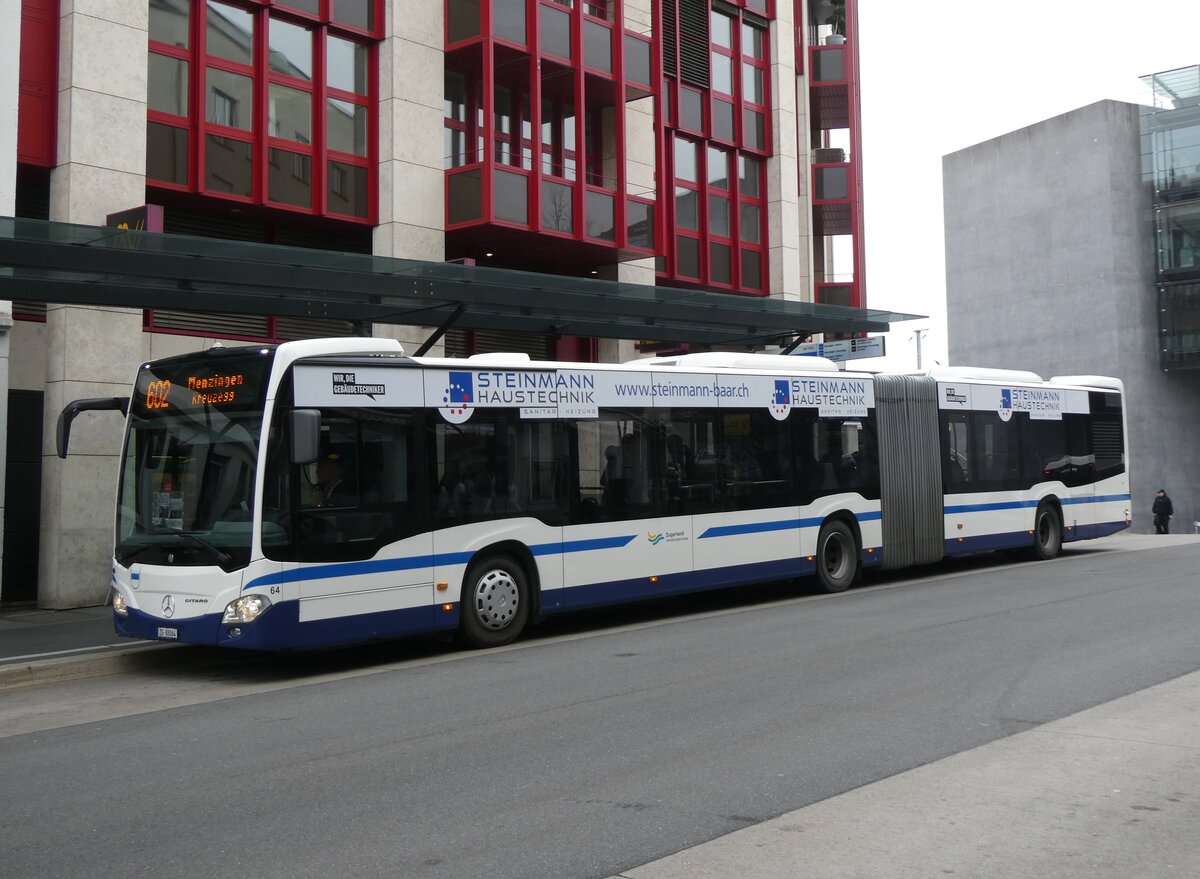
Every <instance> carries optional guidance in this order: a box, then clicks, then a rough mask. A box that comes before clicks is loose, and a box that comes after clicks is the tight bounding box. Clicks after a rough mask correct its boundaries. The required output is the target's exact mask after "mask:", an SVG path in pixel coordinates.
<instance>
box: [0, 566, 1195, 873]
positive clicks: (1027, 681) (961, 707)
mask: <svg viewBox="0 0 1200 879" xmlns="http://www.w3.org/2000/svg"><path fill="white" fill-rule="evenodd" d="M1198 551H1200V550H1198V549H1197V547H1196V546H1195V545H1188V546H1169V547H1163V548H1156V549H1153V550H1146V551H1139V552H1099V551H1095V550H1091V549H1089V548H1088V546H1086V545H1082V546H1080V547H1079V548H1077V549H1072V551H1071V552H1070V553H1069V554H1068V555H1066V556H1064V558H1062V559H1059V560H1058V561H1055V562H1051V563H1043V564H1020V565H1004V564H997V563H996V561H995V560H994V559H990V558H989V559H983V560H981V561H979V562H975V563H973V564H972V563H966V564H963V563H960V564H957V565H949V566H939V567H938V568H936V569H932V570H931V571H928V572H924V573H925V574H930V573H932V575H933V576H931V577H929V576H925V577H916V578H914V577H913V576H912V574H911V572H909V573H908V574H906V575H905V576H904V577H903V578H900V577H893V578H890V579H885V578H876V579H875V580H871V581H869V582H868V588H866V589H861V590H855V591H853V592H850V593H847V594H845V595H840V596H829V597H824V596H822V597H816V596H807V597H806V596H804V595H803V594H802V593H798V592H797V591H796V590H795V588H794V587H788V586H784V585H776V586H772V587H763V588H758V589H754V590H746V591H743V592H742V593H738V594H731V593H721V594H717V595H712V596H704V597H699V598H690V599H683V600H678V601H669V602H662V603H660V604H657V605H654V606H649V607H641V608H633V609H628V608H627V609H623V610H621V611H617V612H607V613H605V614H603V615H592V616H589V617H586V618H584V617H573V618H568V619H565V620H562V621H558V622H555V623H551V624H548V625H546V626H544V627H542V629H541V631H540V632H539V634H538V636H537V637H535V638H532V639H530V640H527V641H523V642H521V643H519V644H517V645H514V646H513V647H512V648H506V649H504V650H500V651H492V652H475V653H466V652H456V651H453V650H450V649H449V648H448V647H446V646H445V645H443V644H441V643H439V642H428V641H419V642H409V643H405V644H400V645H393V646H389V647H374V648H365V649H359V650H356V651H338V652H335V653H325V654H318V655H313V656H303V657H295V656H293V657H283V658H275V659H262V658H251V657H241V656H237V657H232V658H230V657H225V656H222V657H221V659H220V661H218V662H215V663H213V662H211V661H206V662H203V663H198V664H196V665H193V666H183V667H173V668H163V669H158V670H147V671H145V672H139V673H136V674H130V675H126V676H123V677H119V678H117V677H113V678H97V679H91V680H82V681H74V682H69V683H62V684H56V685H50V686H44V687H30V688H25V689H23V690H13V691H9V692H6V693H4V694H2V695H0V736H3V738H2V739H0V742H2V744H3V747H2V748H0V778H2V779H3V785H2V786H0V790H2V793H0V806H2V809H0V815H2V816H3V817H2V818H0V822H2V829H0V861H2V862H3V864H4V866H3V868H2V872H3V874H4V875H5V876H6V877H25V876H30V877H33V876H37V877H44V876H89V877H91V876H95V875H99V874H105V875H122V876H139V875H173V876H193V875H194V876H200V875H204V876H211V875H234V876H242V875H247V876H249V875H254V876H256V877H274V876H313V875H331V876H367V875H371V876H376V875H378V876H403V877H408V876H413V877H456V879H457V877H473V876H489V877H522V879H529V877H553V879H564V877H604V876H611V875H613V874H616V873H619V872H621V871H623V870H625V869H627V868H629V867H632V866H634V865H637V864H642V863H646V862H648V861H651V860H653V859H655V858H658V857H661V856H663V855H667V854H670V853H672V852H676V851H679V850H680V849H683V848H686V847H688V846H691V845H695V844H697V843H699V842H702V841H704V840H707V839H711V838H713V837H716V836H719V835H722V834H726V833H729V832H731V831H733V830H737V829H739V828H742V827H745V826H748V825H750V824H754V823H757V822H760V821H763V820H766V819H768V818H771V817H773V816H776V815H779V814H782V813H784V812H787V811H790V810H794V809H797V808H800V807H802V806H805V805H807V804H810V803H815V802H818V801H821V800H824V799H826V798H828V797H830V796H833V795H835V794H839V793H842V792H844V791H848V790H851V789H854V788H856V787H859V786H861V785H864V784H868V783H870V782H873V781H877V780H879V779H883V778H887V777H890V776H892V775H895V774H896V773H898V772H902V771H904V770H907V769H910V768H913V767H916V766H920V765H923V764H926V763H929V762H930V761H933V760H937V759H940V758H942V757H945V756H948V755H951V754H955V753H958V752H960V751H963V750H965V749H968V748H972V747H974V746H976V745H979V744H982V743H985V742H988V741H992V740H994V739H997V738H1000V737H1003V736H1007V735H1009V734H1012V733H1015V732H1018V731H1022V730H1026V729H1029V728H1031V727H1033V726H1035V725H1038V724H1041V723H1045V722H1047V721H1051V720H1054V719H1056V718H1060V717H1063V716H1065V715H1068V714H1071V713H1074V712H1076V711H1079V710H1081V709H1084V708H1087V707H1090V706H1093V705H1097V704H1099V703H1102V702H1106V701H1108V700H1111V699H1114V698H1117V697H1119V696H1121V695H1124V694H1126V693H1130V692H1134V691H1137V690H1140V689H1142V688H1145V687H1148V686H1151V685H1153V684H1156V683H1160V682H1162V681H1166V680H1170V679H1172V678H1175V677H1177V676H1179V675H1182V674H1184V673H1187V672H1191V671H1195V670H1197V669H1200V638H1198V637H1197V635H1198V633H1200V632H1198V630H1200V588H1197V585H1196V578H1195V569H1196V562H1197V559H1198V556H1197V552H1198ZM872 584H874V585H872ZM606 626H607V627H611V628H604V627H606ZM197 657H198V659H204V660H211V658H212V656H211V654H210V653H203V654H197Z"/></svg>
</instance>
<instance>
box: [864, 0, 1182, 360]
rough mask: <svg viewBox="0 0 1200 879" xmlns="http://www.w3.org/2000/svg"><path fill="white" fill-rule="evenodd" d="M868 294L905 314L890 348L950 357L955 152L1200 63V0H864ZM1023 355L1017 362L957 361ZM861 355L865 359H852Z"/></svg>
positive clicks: (1127, 94) (897, 353)
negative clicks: (945, 187)
mask: <svg viewBox="0 0 1200 879" xmlns="http://www.w3.org/2000/svg"><path fill="white" fill-rule="evenodd" d="M859 29H860V36H859V40H860V45H861V55H860V74H861V77H862V86H861V94H862V120H863V148H862V152H863V156H862V160H863V173H864V181H863V194H864V200H865V220H866V229H865V235H866V245H867V291H868V292H867V304H868V306H869V307H871V308H886V309H891V310H894V311H902V312H908V313H919V314H928V315H930V316H931V319H930V320H928V321H920V322H913V323H903V324H897V325H895V327H896V328H895V329H894V330H893V332H892V333H890V334H889V338H888V340H887V346H888V355H889V356H888V357H887V359H886V362H885V361H880V360H868V361H863V366H866V367H868V368H891V369H911V368H914V367H915V366H916V365H917V362H916V343H915V341H914V340H913V335H914V329H915V328H917V327H928V328H929V331H928V333H927V334H926V335H925V338H924V343H923V350H922V354H923V359H924V361H925V362H924V364H923V365H924V366H929V365H930V358H933V359H936V360H937V361H938V362H940V363H943V364H944V363H946V347H947V340H946V324H945V299H946V275H945V258H944V250H943V240H944V235H943V226H942V156H943V155H945V154H947V153H951V152H954V151H955V150H959V149H962V148H964V147H968V146H971V145H972V144H976V143H980V142H981V141H985V140H990V139H991V138H993V137H997V136H999V135H1001V134H1004V133H1006V132H1009V131H1013V130H1015V129H1018V128H1023V127H1025V126H1027V125H1031V124H1033V123H1035V122H1040V121H1041V120H1043V119H1049V118H1051V117H1053V116H1057V115H1059V114H1061V113H1065V112H1067V111H1069V110H1073V109H1076V108H1078V107H1083V106H1086V105H1087V104H1090V103H1093V102H1095V101H1099V100H1102V99H1105V98H1112V99H1116V100H1123V101H1130V102H1135V103H1144V102H1145V95H1146V94H1147V92H1146V91H1145V89H1144V87H1143V86H1142V84H1141V83H1140V82H1139V80H1138V77H1139V76H1142V75H1144V74H1148V73H1157V72H1159V71H1163V70H1171V69H1173V68H1176V67H1187V66H1191V65H1194V64H1200V0H1126V2H1124V3H1116V2H1113V0H1040V2H1036V3H1035V2H1026V3H1011V2H1002V0H947V2H943V3H940V4H939V3H926V4H911V3H899V2H896V0H859ZM955 365H972V366H995V367H1007V368H1020V367H1021V364H1016V363H1005V364H1000V363H991V364H955ZM850 368H853V365H851V366H850Z"/></svg>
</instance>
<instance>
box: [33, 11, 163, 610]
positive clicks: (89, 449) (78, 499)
mask: <svg viewBox="0 0 1200 879" xmlns="http://www.w3.org/2000/svg"><path fill="white" fill-rule="evenodd" d="M62 8H63V14H62V16H61V18H60V20H59V42H60V59H59V94H58V156H57V158H58V165H57V167H56V168H55V169H54V172H53V174H52V176H51V178H50V218H51V219H52V220H61V221H64V222H68V223H84V224H89V225H93V226H102V225H104V220H105V217H106V215H108V214H110V213H113V212H116V211H119V210H125V209H127V208H132V207H136V206H138V205H141V204H143V203H145V200H146V176H145V172H146V46H147V38H148V31H147V29H148V21H149V7H148V6H147V5H146V4H144V3H141V4H138V3H112V2H108V0H73V2H72V3H64V4H63V7H62ZM144 338H145V337H144V334H143V332H142V313H141V311H140V310H139V309H127V308H100V307H96V308H91V307H75V306H62V305H50V306H48V308H47V313H46V347H45V357H46V396H45V422H44V425H43V436H44V437H45V440H44V446H43V449H42V521H41V553H40V574H39V583H38V604H39V605H40V606H42V607H50V608H66V607H82V606H86V605H94V604H101V603H103V602H104V601H105V600H106V598H107V596H108V590H109V583H110V580H111V573H110V566H111V559H112V539H113V509H114V506H115V489H116V474H117V464H118V460H119V455H120V446H121V428H122V422H121V419H120V418H119V417H118V416H117V415H116V414H115V413H112V412H91V413H86V414H85V415H84V416H82V417H81V418H79V419H78V420H77V421H76V423H75V427H74V428H73V430H72V434H71V455H70V457H69V458H68V459H67V460H65V461H63V460H60V459H59V458H58V457H57V456H56V455H55V450H54V432H55V424H56V421H57V418H58V413H59V412H60V411H61V410H62V407H63V405H64V404H66V403H67V402H69V401H70V400H72V399H76V398H78V397H102V396H117V395H121V394H128V393H129V388H130V383H131V382H132V380H133V375H131V374H130V369H129V364H130V363H136V362H138V361H139V360H141V359H142V358H143V357H144V356H145V342H144Z"/></svg>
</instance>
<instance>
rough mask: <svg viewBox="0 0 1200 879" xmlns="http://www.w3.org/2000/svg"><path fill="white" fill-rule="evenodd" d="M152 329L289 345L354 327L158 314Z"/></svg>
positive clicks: (234, 316)
mask: <svg viewBox="0 0 1200 879" xmlns="http://www.w3.org/2000/svg"><path fill="white" fill-rule="evenodd" d="M148 324H149V327H148V328H150V329H153V330H157V331H158V332H172V333H182V334H186V335H190V336H208V337H210V338H221V339H255V340H258V339H271V340H273V341H279V342H290V341H293V340H295V339H319V338H322V337H324V336H352V335H354V329H355V327H354V324H353V323H351V322H350V321H346V320H321V319H317V318H306V317H281V318H277V319H275V320H274V321H273V320H272V318H269V317H265V316H263V315H258V314H211V313H208V312H205V313H203V314H197V313H196V312H191V311H168V310H157V311H154V312H152V313H151V314H150V315H149V317H148Z"/></svg>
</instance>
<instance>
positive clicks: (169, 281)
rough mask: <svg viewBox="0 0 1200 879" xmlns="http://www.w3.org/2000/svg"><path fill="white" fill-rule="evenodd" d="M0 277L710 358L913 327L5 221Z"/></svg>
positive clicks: (503, 273)
mask: <svg viewBox="0 0 1200 879" xmlns="http://www.w3.org/2000/svg"><path fill="white" fill-rule="evenodd" d="M0 267H4V268H5V269H6V270H4V271H0V298H11V299H18V300H34V301H46V302H59V303H66V304H84V305H116V306H125V307H135V308H160V309H163V308H170V309H179V310H183V311H198V312H206V311H208V312H214V313H216V312H224V313H253V314H275V315H289V316H305V317H322V318H337V319H343V320H366V321H373V322H376V323H395V324H407V325H416V326H437V325H440V324H446V323H447V321H450V322H453V323H455V324H456V325H457V326H460V327H462V328H464V329H493V330H517V331H523V332H543V333H553V334H558V335H579V336H597V337H601V338H624V339H651V340H657V341H665V342H694V343H701V344H709V345H721V344H742V343H746V344H752V343H755V342H757V343H762V342H765V341H774V340H781V339H790V338H792V337H793V336H796V335H800V336H808V335H811V334H812V333H815V332H837V333H861V332H882V331H885V330H887V329H888V328H889V325H890V324H891V323H892V322H894V321H900V320H908V319H911V318H914V317H917V315H907V314H898V313H893V312H886V311H878V310H870V309H856V308H848V307H845V306H832V305H819V304H814V303H804V302H792V301H787V300H782V299H776V298H765V297H748V296H737V295H730V294H720V293H707V292H700V291H694V290H687V289H682V288H675V287H657V286H646V285H633V284H622V283H616V282H612V281H600V280H596V279H590V278H573V277H566V276H557V275H542V274H537V273H533V272H519V271H511V270H506V269H497V268H491V267H481V266H464V265H460V264H454V263H430V262H419V261H416V260H403V259H393V258H388V257H377V256H369V255H365V254H348V253H333V252H330V251H320V250H310V249H306V248H292V247H280V246H277V245H263V244H253V243H248V242H233V241H225V240H220V239H206V238H193V237H188V236H181V235H163V234H156V233H144V232H131V231H125V230H116V229H108V228H96V227H90V226H76V225H70V224H65V223H49V222H46V221H40V220H24V219H20V220H14V219H12V218H0ZM456 314H457V320H456V321H455V320H454V316H455V315H456Z"/></svg>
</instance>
